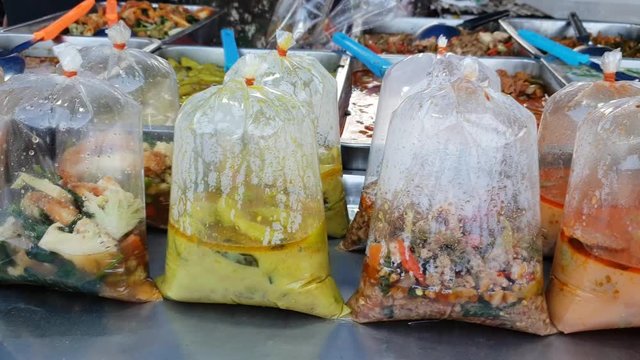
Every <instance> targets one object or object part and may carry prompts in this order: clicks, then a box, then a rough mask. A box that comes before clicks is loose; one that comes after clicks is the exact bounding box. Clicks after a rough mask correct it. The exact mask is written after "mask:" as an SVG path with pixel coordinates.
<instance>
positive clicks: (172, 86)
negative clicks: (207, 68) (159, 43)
mask: <svg viewBox="0 0 640 360" xmlns="http://www.w3.org/2000/svg"><path fill="white" fill-rule="evenodd" d="M107 34H108V35H109V40H111V42H112V43H113V45H100V46H88V47H84V48H82V49H81V50H80V55H81V56H82V59H83V62H82V69H81V73H80V74H81V75H83V73H91V74H93V75H95V76H97V77H98V78H100V79H103V80H106V81H108V82H109V83H110V84H111V85H113V86H115V87H117V88H118V89H119V90H121V91H123V92H125V93H127V94H129V95H130V96H131V97H133V99H134V100H136V101H137V102H138V104H140V106H141V107H142V117H141V120H142V124H143V126H144V127H145V133H144V175H145V190H146V213H147V221H148V222H149V223H150V224H152V225H154V226H157V227H162V228H166V226H167V221H168V216H169V194H170V184H171V157H172V156H173V141H172V140H171V137H170V136H169V137H167V136H161V135H163V134H171V130H172V129H173V124H174V123H175V120H176V116H177V115H178V110H179V108H180V105H179V103H178V83H177V80H176V73H175V71H174V70H173V68H172V67H171V65H170V64H169V62H167V60H165V59H163V58H161V57H159V56H157V55H154V54H151V53H149V52H147V51H144V50H140V49H131V48H128V47H127V41H129V39H130V38H131V30H130V29H129V28H128V27H127V25H126V24H125V23H124V22H123V21H119V22H118V23H117V24H115V25H113V26H112V27H111V28H109V29H108V30H107Z"/></svg>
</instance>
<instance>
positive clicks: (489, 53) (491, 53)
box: [487, 48, 498, 56]
mask: <svg viewBox="0 0 640 360" xmlns="http://www.w3.org/2000/svg"><path fill="white" fill-rule="evenodd" d="M496 55H498V48H491V49H489V51H487V56H496Z"/></svg>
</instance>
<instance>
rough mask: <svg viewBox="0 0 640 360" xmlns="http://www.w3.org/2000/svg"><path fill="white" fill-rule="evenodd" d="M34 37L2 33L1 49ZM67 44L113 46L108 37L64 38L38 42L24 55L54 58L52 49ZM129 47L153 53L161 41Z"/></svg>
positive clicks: (142, 41)
mask: <svg viewBox="0 0 640 360" xmlns="http://www.w3.org/2000/svg"><path fill="white" fill-rule="evenodd" d="M31 38H32V36H31V35H30V34H12V33H3V32H0V49H2V50H7V49H12V48H13V47H14V46H16V45H18V44H20V43H23V42H25V41H27V40H30V39H31ZM63 42H67V43H70V44H73V45H76V46H78V47H85V46H99V45H111V41H109V39H107V38H106V37H84V36H62V37H60V38H59V39H56V41H55V42H54V41H42V42H38V43H36V44H35V45H33V46H32V47H31V48H29V49H28V50H26V51H23V52H22V54H24V55H26V56H36V57H44V56H54V54H53V50H52V48H53V47H54V46H55V45H57V44H60V43H63ZM127 46H128V47H130V48H133V49H141V50H144V51H148V52H152V51H154V50H157V49H158V48H159V47H160V41H159V40H156V39H147V38H132V39H131V40H129V42H128V43H127Z"/></svg>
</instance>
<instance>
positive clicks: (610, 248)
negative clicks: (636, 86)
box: [548, 97, 640, 333]
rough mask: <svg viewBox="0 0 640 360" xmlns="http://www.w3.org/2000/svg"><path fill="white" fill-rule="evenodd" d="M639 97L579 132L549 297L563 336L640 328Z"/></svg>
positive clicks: (608, 108)
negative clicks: (564, 334) (593, 331)
mask: <svg viewBox="0 0 640 360" xmlns="http://www.w3.org/2000/svg"><path fill="white" fill-rule="evenodd" d="M638 108H640V97H633V98H627V99H620V100H615V101H612V102H609V103H607V104H605V105H602V106H600V107H598V108H597V109H595V110H593V111H592V112H590V113H589V115H588V116H587V117H586V118H585V119H584V120H582V122H581V123H580V125H579V126H578V132H577V135H576V145H575V150H574V153H573V162H572V164H571V175H570V179H569V186H568V192H567V196H566V203H565V207H564V219H563V221H562V233H561V236H560V238H559V239H558V244H557V246H556V253H555V258H554V263H553V269H552V276H551V283H550V285H549V290H548V299H549V310H550V313H551V319H552V320H553V322H554V323H555V325H556V326H557V327H558V329H560V330H561V331H562V332H565V333H571V332H577V331H587V330H599V329H612V328H613V329H615V328H623V327H638V326H640V159H639V158H638V154H640V123H639V122H638Z"/></svg>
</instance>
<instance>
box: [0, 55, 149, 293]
mask: <svg viewBox="0 0 640 360" xmlns="http://www.w3.org/2000/svg"><path fill="white" fill-rule="evenodd" d="M54 52H55V53H56V54H58V56H59V57H60V63H61V64H62V66H63V67H64V69H65V71H67V72H73V71H74V70H75V69H77V68H78V66H80V62H81V60H80V57H79V55H78V53H77V50H75V49H74V48H73V47H71V46H68V45H66V44H62V45H59V46H56V47H54ZM0 99H2V100H1V101H0V153H1V156H0V173H1V175H2V176H1V178H2V181H1V182H0V188H1V190H0V205H1V206H0V219H1V220H0V282H1V283H21V284H31V285H42V286H47V287H51V288H55V289H59V290H66V291H78V292H85V293H90V294H97V295H99V296H103V297H108V298H113V299H119V300H125V301H137V302H143V301H155V300H160V299H161V296H160V293H159V291H158V290H157V288H156V287H155V285H154V283H153V281H152V280H151V279H150V278H149V275H148V271H147V253H146V249H145V242H146V230H145V217H144V193H143V179H142V131H141V127H140V107H139V106H138V105H137V104H136V103H135V102H134V101H133V100H132V99H131V98H130V97H129V96H127V95H125V94H124V93H122V92H120V91H118V90H117V89H115V88H114V87H112V86H109V84H107V83H106V82H103V81H102V80H98V79H95V78H84V77H82V76H73V75H72V74H69V77H67V76H60V75H54V74H51V75H31V74H24V75H16V76H14V77H12V78H11V79H10V80H9V81H7V82H6V83H4V84H2V85H0Z"/></svg>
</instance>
